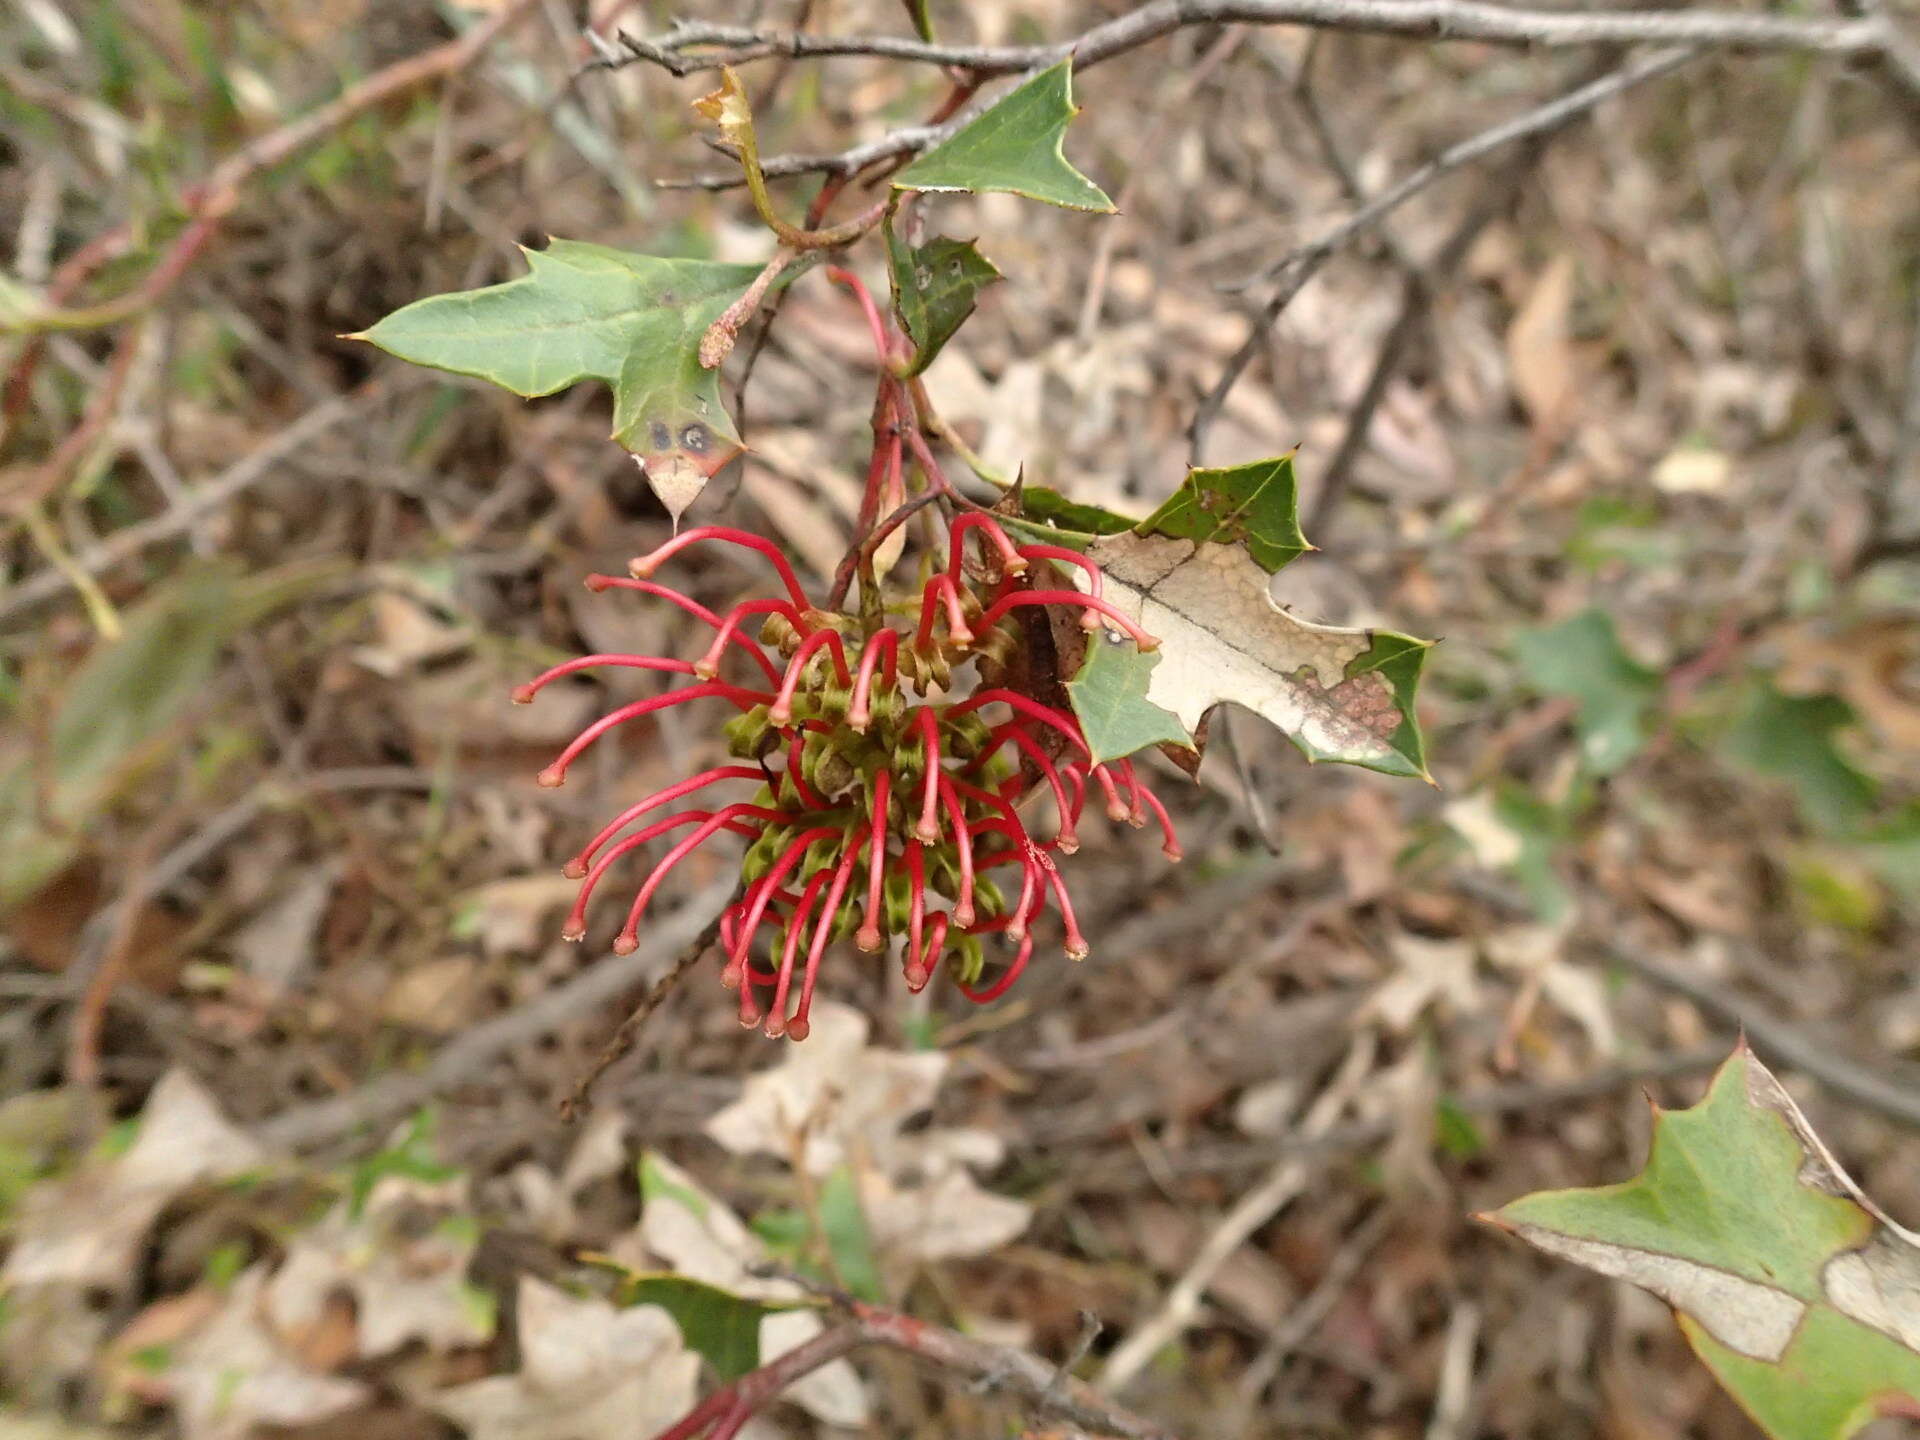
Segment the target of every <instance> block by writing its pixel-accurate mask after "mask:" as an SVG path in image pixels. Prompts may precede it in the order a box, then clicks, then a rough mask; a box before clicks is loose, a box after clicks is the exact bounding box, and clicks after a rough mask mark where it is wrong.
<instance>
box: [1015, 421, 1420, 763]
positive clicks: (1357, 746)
mask: <svg viewBox="0 0 1920 1440" xmlns="http://www.w3.org/2000/svg"><path fill="white" fill-rule="evenodd" d="M1099 513H1104V512H1099ZM1019 528H1021V529H1022V530H1023V531H1025V532H1026V533H1034V531H1035V530H1036V529H1038V528H1040V527H1035V526H1034V525H1032V523H1031V522H1026V523H1022V524H1021V525H1020V526H1019ZM1046 533H1048V534H1049V535H1050V536H1052V537H1053V538H1055V539H1056V541H1057V543H1060V544H1069V543H1072V544H1073V545H1074V548H1076V549H1079V550H1081V551H1083V552H1084V553H1085V554H1086V555H1087V556H1088V558H1090V559H1091V560H1093V561H1094V563H1095V564H1097V565H1098V566H1099V567H1100V570H1101V572H1102V575H1103V577H1104V578H1103V589H1102V594H1103V596H1104V598H1105V599H1107V600H1108V601H1110V602H1112V603H1113V604H1114V605H1115V606H1116V607H1117V608H1118V609H1119V610H1120V611H1121V612H1122V613H1123V614H1125V615H1126V616H1128V618H1130V619H1131V620H1133V621H1134V622H1135V623H1136V624H1138V625H1139V626H1140V627H1141V628H1142V629H1143V630H1145V631H1146V632H1147V633H1148V634H1150V635H1153V636H1154V637H1156V638H1157V639H1158V640H1159V641H1160V642H1161V645H1160V649H1159V652H1158V656H1159V660H1158V663H1157V664H1155V665H1153V666H1151V667H1145V668H1146V669H1147V675H1146V685H1145V688H1144V691H1143V692H1141V693H1140V694H1138V695H1137V697H1135V698H1133V699H1132V700H1131V701H1130V702H1128V704H1127V706H1126V707H1125V708H1126V709H1127V710H1128V711H1130V712H1131V713H1126V714H1124V715H1123V714H1122V713H1121V712H1120V709H1119V708H1118V707H1117V706H1116V708H1115V709H1114V710H1113V712H1112V713H1107V714H1103V715H1099V716H1096V717H1095V719H1094V720H1093V722H1092V723H1095V724H1098V725H1100V726H1102V727H1103V728H1104V729H1105V730H1106V732H1107V733H1108V734H1110V735H1111V734H1117V733H1120V732H1122V731H1123V730H1131V729H1140V730H1146V729H1150V728H1153V727H1156V726H1158V725H1159V724H1160V723H1161V721H1160V719H1159V716H1160V715H1162V714H1171V716H1172V717H1173V718H1174V719H1176V720H1177V721H1178V724H1179V728H1180V729H1181V731H1182V732H1183V734H1182V738H1181V741H1180V743H1181V744H1183V745H1185V746H1186V747H1187V748H1189V749H1191V750H1193V751H1195V752H1196V753H1197V752H1199V751H1200V750H1201V749H1202V748H1204V745H1205V740H1206V718H1207V715H1208V713H1209V712H1211V711H1212V709H1213V708H1214V706H1216V705H1218V704H1220V703H1221V702H1223V701H1228V700H1230V701H1233V702H1234V703H1235V704H1238V705H1241V706H1244V707H1245V708H1246V709H1248V710H1251V711H1253V712H1254V713H1255V714H1257V715H1260V716H1262V717H1264V718H1265V719H1267V720H1269V721H1271V722H1272V723H1273V724H1275V725H1277V726H1279V727H1280V729H1281V730H1282V731H1284V732H1285V733H1286V735H1287V737H1288V738H1289V739H1291V740H1292V741H1293V743H1294V744H1295V745H1296V746H1297V747H1298V748H1299V749H1300V751H1301V752H1302V753H1303V754H1304V755H1306V757H1307V759H1308V760H1309V761H1321V760H1333V761H1339V762H1341V763H1343V764H1349V765H1363V766H1366V767H1368V768H1369V769H1374V770H1381V771H1384V772H1386V773H1387V774H1390V775H1413V776H1418V777H1420V778H1422V779H1426V778H1428V777H1427V768H1426V756H1425V748H1424V745H1423V742H1422V741H1421V738H1420V730H1419V727H1418V725H1417V724H1416V723H1415V721H1414V716H1413V702H1414V691H1415V689H1416V687H1417V685H1418V682H1419V678H1420V669H1421V666H1422V665H1423V664H1424V663H1425V660H1426V652H1427V649H1428V642H1427V641H1425V640H1416V639H1414V638H1413V637H1411V636H1408V635H1401V634H1397V633H1395V632H1393V631H1390V630H1355V629H1346V628H1342V627H1340V626H1334V625H1316V624H1313V623H1311V622H1309V621H1305V620H1299V619H1296V618H1295V617H1294V616H1293V615H1291V614H1289V613H1288V612H1287V611H1286V610H1284V609H1282V608H1281V607H1280V606H1278V605H1276V604H1275V603H1274V601H1273V597H1272V595H1271V594H1270V592H1269V590H1268V580H1269V579H1270V577H1271V576H1272V574H1273V572H1274V571H1276V570H1278V569H1279V568H1280V567H1281V566H1283V565H1285V564H1286V563H1287V562H1288V561H1290V560H1292V559H1294V558H1295V557H1296V556H1298V555H1300V554H1302V553H1304V552H1306V551H1308V550H1311V549H1312V548H1313V547H1312V546H1311V545H1309V544H1308V543H1307V541H1306V538H1305V537H1304V536H1303V535H1302V534H1301V533H1300V521H1299V514H1298V507H1297V501H1296V490H1295V482H1294V475H1293V457H1292V456H1291V455H1282V456H1276V457H1274V458H1272V459H1268V460H1256V461H1252V462H1250V463H1248V464H1246V465H1236V466H1231V467H1228V468H1224V469H1208V470H1191V471H1189V472H1188V473H1187V478H1186V480H1185V481H1184V482H1183V483H1182V484H1181V486H1180V488H1179V489H1178V490H1177V491H1175V492H1174V494H1173V496H1172V497H1171V498H1170V499H1169V500H1168V501H1167V502H1166V503H1165V504H1164V505H1162V506H1161V507H1160V508H1159V509H1158V510H1156V511H1154V513H1153V514H1152V515H1150V516H1148V517H1147V518H1146V519H1145V520H1143V521H1141V522H1140V523H1139V524H1138V525H1137V526H1135V527H1133V528H1132V529H1129V530H1125V531H1121V532H1119V533H1116V534H1106V535H1087V534H1082V535H1079V536H1077V537H1074V539H1073V540H1071V541H1070V540H1069V539H1068V538H1067V537H1066V536H1065V535H1064V534H1063V533H1062V532H1060V531H1058V530H1048V531H1047V532H1046ZM1063 570H1064V573H1066V574H1067V575H1069V576H1070V577H1071V578H1072V580H1073V581H1074V583H1075V584H1077V585H1080V586H1082V587H1085V586H1087V585H1089V584H1090V583H1091V582H1090V581H1089V580H1088V578H1087V577H1086V576H1085V574H1084V573H1083V572H1081V571H1079V570H1078V569H1077V568H1068V567H1063ZM1098 648H1099V647H1097V646H1091V647H1089V651H1090V654H1089V658H1088V659H1087V661H1086V662H1084V664H1083V666H1082V670H1081V674H1080V676H1079V677H1077V678H1078V679H1085V678H1086V673H1087V668H1088V667H1090V666H1092V665H1093V664H1095V663H1096V662H1097V656H1098ZM1096 693H1098V694H1101V695H1102V696H1103V697H1112V696H1113V695H1114V693H1115V692H1114V689H1113V687H1106V688H1105V689H1103V690H1101V691H1098V692H1090V691H1086V690H1084V689H1077V690H1073V691H1072V694H1073V697H1074V711H1075V714H1076V715H1078V716H1079V718H1080V722H1081V724H1082V725H1083V726H1085V725H1087V724H1089V723H1090V721H1089V715H1088V713H1087V712H1086V711H1085V710H1083V709H1082V708H1081V696H1082V695H1083V694H1086V695H1087V696H1088V697H1089V698H1091V697H1092V695H1093V694H1096Z"/></svg>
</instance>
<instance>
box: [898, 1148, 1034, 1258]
mask: <svg viewBox="0 0 1920 1440" xmlns="http://www.w3.org/2000/svg"><path fill="white" fill-rule="evenodd" d="M860 1181H861V1183H860V1208H861V1210H862V1211H863V1212H864V1213H865V1215H866V1217H867V1228H868V1230H869V1231H870V1232H871V1233H872V1236H873V1243H874V1248H875V1249H877V1250H878V1251H879V1252H880V1253H881V1255H882V1257H883V1258H884V1259H888V1260H892V1261H895V1262H914V1261H921V1262H925V1261H933V1260H955V1259H966V1258H969V1257H971V1256H975V1255H985V1254H988V1253H990V1252H992V1251H994V1250H997V1249H999V1248H1000V1247H1001V1246H1002V1245H1005V1244H1006V1243H1007V1242H1008V1241H1010V1240H1013V1239H1014V1238H1016V1237H1017V1236H1019V1235H1020V1234H1022V1233H1023V1232H1024V1231H1025V1230H1026V1228H1027V1226H1028V1225H1029V1224H1030V1223H1032V1220H1033V1207H1032V1206H1031V1205H1028V1204H1026V1203H1025V1202H1024V1201H1020V1200H1011V1199H1008V1198H1007V1197H1006V1196H1004V1195H995V1194H994V1193H993V1192H992V1191H990V1190H983V1189H981V1188H980V1186H979V1185H978V1184H977V1183H976V1182H975V1180H974V1178H973V1176H972V1175H970V1174H968V1173H967V1171H966V1170H964V1169H962V1168H960V1167H959V1166H957V1165H956V1166H955V1167H954V1168H952V1169H949V1170H946V1171H943V1172H942V1173H940V1174H939V1175H937V1176H936V1177H934V1178H932V1179H930V1180H928V1181H927V1182H926V1183H924V1184H919V1185H910V1186H904V1187H903V1186H899V1185H895V1184H894V1183H893V1182H892V1181H890V1180H888V1179H886V1178H885V1177H884V1176H882V1175H880V1174H878V1173H877V1172H875V1171H871V1170H869V1171H866V1172H864V1173H863V1174H862V1175H861V1177H860Z"/></svg>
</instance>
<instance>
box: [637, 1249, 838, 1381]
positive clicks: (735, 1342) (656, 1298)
mask: <svg viewBox="0 0 1920 1440" xmlns="http://www.w3.org/2000/svg"><path fill="white" fill-rule="evenodd" d="M620 1303H621V1304H622V1305H627V1306H633V1305H658V1306H659V1307H660V1308H661V1309H662V1310H664V1311H666V1312H667V1313H668V1314H669V1315H671V1316H672V1317H673V1323H674V1324H675V1325H677V1326H678V1327H679V1329H680V1338H681V1339H683V1340H685V1341H686V1343H687V1348H688V1349H689V1350H694V1351H697V1352H698V1353H699V1354H700V1355H702V1356H704V1357H705V1359H706V1361H707V1363H708V1364H709V1365H711V1366H713V1368H714V1370H715V1371H716V1372H717V1373H718V1374H719V1376H720V1378H721V1380H723V1381H727V1382H731V1381H734V1380H738V1379H739V1378H740V1377H741V1376H742V1375H744V1374H746V1373H747V1372H748V1371H749V1370H753V1369H756V1368H758V1366H759V1364H760V1322H761V1321H762V1320H764V1319H766V1317H767V1316H769V1315H773V1314H776V1313H778V1312H779V1311H782V1310H795V1309H801V1308H803V1304H802V1302H797V1301H796V1302H794V1303H792V1304H777V1303H774V1302H771V1301H766V1300H754V1299H750V1298H749V1297H747V1296H745V1295H736V1294H734V1293H733V1292H732V1291H731V1290H723V1289H722V1288H721V1287H720V1286H718V1285H709V1284H707V1283H706V1282H705V1281H703V1280H693V1279H689V1278H688V1277H687V1276H685V1275H672V1274H667V1273H664V1272H661V1273H646V1274H641V1273H631V1274H628V1275H627V1276H626V1277H625V1278H624V1279H623V1280H622V1281H621V1282H620Z"/></svg>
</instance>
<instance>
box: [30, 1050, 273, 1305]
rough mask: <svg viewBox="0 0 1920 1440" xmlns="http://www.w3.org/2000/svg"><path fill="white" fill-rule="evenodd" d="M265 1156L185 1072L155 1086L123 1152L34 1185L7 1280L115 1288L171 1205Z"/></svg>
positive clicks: (129, 1274)
mask: <svg viewBox="0 0 1920 1440" xmlns="http://www.w3.org/2000/svg"><path fill="white" fill-rule="evenodd" d="M264 1158H265V1152H264V1151H263V1150H262V1149H261V1148H260V1146H259V1145H258V1144H256V1143H255V1142H254V1141H253V1140H252V1139H251V1138H250V1137H249V1136H247V1135H246V1134H244V1133H243V1132H242V1131H240V1130H239V1129H237V1128H236V1127H235V1126H233V1125H232V1124H230V1123H228V1121H227V1119H226V1117H225V1116H224V1115H222V1114H221V1113H220V1109H219V1107H218V1106H217V1105H216V1104H215V1103H214V1101H213V1097H212V1096H211V1095H209V1094H208V1093H207V1091H206V1090H205V1089H204V1088H203V1087H202V1086H201V1084H200V1082H199V1081H197V1080H195V1079H194V1078H193V1077H192V1076H191V1075H189V1074H187V1072H186V1071H184V1070H170V1071H168V1072H167V1073H166V1074H165V1075H164V1076H162V1077H161V1080H160V1083H159V1084H158V1085H156V1086H154V1089H153V1094H152V1095H151V1096H149V1097H148V1100H147V1106H146V1109H145V1110H143V1111H142V1112H141V1115H140V1131H139V1135H138V1137H137V1138H136V1139H135V1140H134V1142H133V1144H132V1145H131V1146H129V1147H128V1148H127V1149H126V1150H125V1151H124V1152H123V1153H121V1154H119V1155H114V1156H111V1157H96V1158H93V1159H90V1160H89V1161H87V1162H86V1163H85V1164H83V1165H82V1166H81V1167H80V1168H79V1169H78V1170H77V1171H75V1172H74V1173H73V1174H72V1175H71V1176H69V1177H67V1178H65V1179H61V1180H53V1181H48V1182H46V1183H44V1184H41V1185H37V1186H35V1187H34V1188H33V1189H32V1190H30V1191H28V1192H27V1194H26V1196H25V1198H24V1199H23V1200H22V1201H21V1204H20V1209H19V1212H18V1214H17V1216H16V1217H15V1219H14V1223H13V1235H14V1245H13V1250H12V1252H11V1253H10V1254H9V1255H8V1256H7V1263H6V1265H5V1267H4V1268H0V1286H4V1287H6V1288H8V1289H12V1290H19V1289H26V1288H30V1287H34V1286H41V1285H60V1286H73V1287H76V1288H81V1289H103V1290H111V1291H115V1292H118V1291H119V1290H121V1289H122V1288H124V1287H125V1286H126V1285H127V1284H129V1283H130V1282H131V1281H132V1280H134V1279H135V1275H136V1266H135V1264H134V1261H135V1258H136V1257H137V1256H138V1254H139V1252H140V1248H141V1246H143V1245H144V1244H145V1243H146V1236H147V1229H148V1227H149V1226H151V1225H152V1224H153V1222H154V1220H155V1219H156V1218H157V1217H158V1216H159V1214H160V1212H161V1211H162V1210H163V1209H165V1208H166V1205H167V1202H168V1201H170V1200H171V1199H173V1197H174V1196H176V1195H178V1194H179V1193H180V1192H181V1191H183V1190H186V1189H188V1188H189V1187H191V1186H193V1185H197V1184H199V1183H201V1182H202V1181H206V1180H219V1179H224V1178H226V1177H228V1176H231V1175H237V1174H239V1173H240V1172H242V1171H245V1170H249V1169H252V1168H253V1167H254V1166H256V1165H258V1164H260V1163H261V1161H262V1160H263V1159H264Z"/></svg>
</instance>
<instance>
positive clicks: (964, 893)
mask: <svg viewBox="0 0 1920 1440" xmlns="http://www.w3.org/2000/svg"><path fill="white" fill-rule="evenodd" d="M940 798H941V799H942V800H943V801H944V802H945V803H946V807H947V819H948V821H949V822H950V823H951V824H952V826H953V848H954V852H955V854H956V855H957V856H958V857H959V860H960V894H959V896H958V898H956V899H955V900H954V902H953V923H954V924H956V925H958V926H959V927H960V928H961V929H962V930H964V929H966V928H967V926H969V925H971V924H973V835H972V833H971V832H970V831H969V830H968V828H967V807H966V806H965V805H963V804H961V803H960V792H959V791H958V790H956V789H954V788H953V781H952V780H950V779H948V778H947V777H946V776H945V775H942V776H941V777H940Z"/></svg>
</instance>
